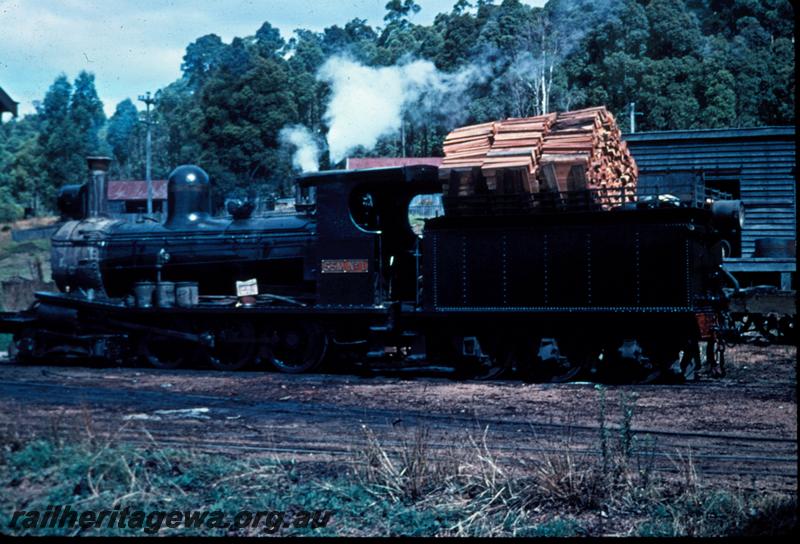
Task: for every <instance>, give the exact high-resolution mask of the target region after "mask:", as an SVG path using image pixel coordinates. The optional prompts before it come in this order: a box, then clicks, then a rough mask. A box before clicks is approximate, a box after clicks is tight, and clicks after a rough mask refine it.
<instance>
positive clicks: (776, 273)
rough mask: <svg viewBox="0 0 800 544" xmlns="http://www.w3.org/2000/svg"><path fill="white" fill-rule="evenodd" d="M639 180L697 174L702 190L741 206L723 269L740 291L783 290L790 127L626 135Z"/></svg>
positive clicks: (791, 183)
mask: <svg viewBox="0 0 800 544" xmlns="http://www.w3.org/2000/svg"><path fill="white" fill-rule="evenodd" d="M624 139H625V140H626V141H627V142H628V147H629V149H630V150H631V153H632V154H633V157H634V159H636V164H637V165H638V167H639V172H640V173H648V174H660V173H668V172H686V171H692V172H698V173H702V175H703V177H704V179H705V183H706V186H708V187H711V188H713V189H718V190H721V191H724V192H727V193H730V194H731V195H733V196H734V197H735V198H739V199H741V200H742V202H743V204H744V207H745V225H744V228H743V230H742V234H741V241H740V248H741V250H740V252H738V254H737V253H734V254H733V255H732V257H731V258H728V259H726V264H725V267H726V268H727V269H728V270H730V271H731V272H734V273H736V275H737V277H741V278H744V281H745V282H746V283H747V284H760V283H768V284H777V282H780V285H781V286H782V287H783V288H787V289H788V288H789V287H790V285H793V284H794V279H793V276H794V274H795V272H796V267H797V264H796V255H795V249H794V248H795V244H796V240H797V226H796V223H797V213H796V203H797V192H796V183H797V182H796V171H795V127H793V126H779V127H759V128H743V129H709V130H676V131H664V132H640V133H636V134H627V135H625V136H624Z"/></svg>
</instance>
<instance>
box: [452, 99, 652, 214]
mask: <svg viewBox="0 0 800 544" xmlns="http://www.w3.org/2000/svg"><path fill="white" fill-rule="evenodd" d="M444 152H445V158H444V160H443V162H442V165H441V167H440V169H439V172H440V176H441V178H442V181H443V182H444V185H445V194H448V195H451V196H471V195H475V194H482V193H484V194H485V193H488V194H520V193H522V194H524V193H533V194H535V193H550V192H561V193H564V192H575V191H586V190H589V191H591V194H592V195H595V196H596V197H597V198H600V199H602V200H603V201H604V203H606V204H619V203H622V202H623V201H628V200H632V199H633V195H634V194H635V192H636V180H637V177H638V171H637V169H636V162H635V161H634V160H633V157H632V156H631V154H630V152H629V151H628V148H627V145H626V144H625V142H624V141H622V137H621V133H620V130H619V127H618V126H617V123H616V120H615V119H614V116H613V115H612V114H611V113H610V112H609V111H608V110H607V109H606V108H605V107H603V106H600V107H594V108H586V109H582V110H576V111H569V112H562V113H558V114H548V115H541V116H537V117H528V118H515V119H506V120H504V121H495V122H492V123H483V124H480V125H472V126H467V127H461V128H458V129H455V130H454V131H452V132H451V133H450V134H448V135H447V138H446V139H445V141H444ZM453 184H455V185H456V187H452V188H451V185H453Z"/></svg>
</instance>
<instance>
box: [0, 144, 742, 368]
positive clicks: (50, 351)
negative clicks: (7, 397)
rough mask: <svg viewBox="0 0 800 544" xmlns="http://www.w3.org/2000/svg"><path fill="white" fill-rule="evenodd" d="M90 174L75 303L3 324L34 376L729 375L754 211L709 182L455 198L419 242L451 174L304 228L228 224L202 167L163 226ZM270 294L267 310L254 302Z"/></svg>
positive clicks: (427, 176) (276, 218) (333, 199)
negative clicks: (726, 329)
mask: <svg viewBox="0 0 800 544" xmlns="http://www.w3.org/2000/svg"><path fill="white" fill-rule="evenodd" d="M89 164H90V170H91V172H92V174H91V177H90V181H89V182H88V183H86V184H84V185H83V186H71V187H66V188H65V189H64V190H63V191H62V195H61V197H60V199H59V205H60V207H61V209H62V214H63V215H64V216H65V217H67V218H69V219H70V220H68V221H66V222H65V223H64V224H63V225H62V226H61V227H60V228H59V230H58V231H57V232H56V234H55V235H54V236H53V239H52V260H53V262H52V268H53V278H54V280H55V282H56V284H57V286H58V288H59V290H60V292H58V293H50V292H47V293H37V295H36V296H37V302H36V303H35V304H34V305H33V306H32V307H31V308H30V309H29V310H27V311H25V312H21V313H18V314H10V313H8V314H3V316H2V319H0V329H2V330H4V331H7V332H13V333H14V342H13V346H12V349H13V352H14V355H15V356H16V358H17V359H18V360H20V361H30V360H52V359H63V358H65V359H87V358H99V359H104V360H110V361H115V362H126V361H128V362H129V361H131V360H139V361H143V362H146V363H148V364H151V365H153V366H156V367H160V368H174V367H177V366H180V365H181V364H184V363H187V362H196V361H198V360H200V361H207V362H209V363H210V364H211V365H213V366H214V367H216V368H219V369H238V368H242V367H245V366H248V365H251V364H254V363H267V364H269V365H270V366H271V367H273V368H274V369H277V370H279V371H282V372H289V373H298V372H307V371H311V370H313V369H315V368H317V367H318V366H319V365H320V364H321V363H322V362H323V360H328V361H329V362H330V363H331V364H334V361H337V360H339V358H342V357H347V356H351V358H352V356H355V359H356V360H358V361H359V362H362V363H363V362H364V361H368V362H369V364H370V366H389V367H398V366H400V367H409V366H415V365H423V364H431V363H434V364H446V365H450V366H452V367H454V368H455V369H456V370H457V371H458V374H459V375H463V376H472V377H493V376H498V375H500V373H502V372H505V371H513V372H516V373H517V374H518V375H519V376H520V377H522V378H523V379H526V380H531V381H565V380H568V379H572V378H575V377H579V376H582V375H584V374H588V376H590V379H596V380H614V381H619V380H622V381H632V382H640V381H650V380H653V379H655V378H656V377H658V376H659V375H661V376H666V377H670V378H676V377H677V378H682V377H686V376H691V374H692V373H693V370H694V368H695V367H696V365H697V364H698V363H699V361H700V346H701V342H706V348H707V355H708V357H709V363H710V364H712V366H713V365H714V364H715V363H718V362H719V355H720V354H719V345H720V344H719V343H717V342H715V340H716V338H717V336H718V335H719V332H720V330H719V325H718V324H719V323H722V319H721V314H722V313H723V312H724V311H725V307H726V296H725V293H724V290H723V288H724V287H725V286H726V285H735V280H734V279H733V278H732V277H731V276H730V275H729V274H727V273H726V272H725V271H724V269H723V268H722V264H721V263H722V253H723V251H724V249H725V247H726V244H727V242H726V241H725V238H726V237H728V233H729V232H730V231H732V230H734V229H736V228H739V227H740V226H741V220H742V211H741V207H740V205H739V203H738V202H736V201H725V200H716V201H713V200H712V199H710V198H709V195H707V194H706V193H705V192H704V191H703V188H702V185H697V184H696V181H697V180H694V179H693V178H682V179H681V180H678V181H682V182H685V181H686V179H690V180H691V182H692V186H691V188H690V190H689V191H688V192H687V193H685V194H682V193H681V192H680V191H681V189H680V187H679V186H678V185H676V183H675V182H676V180H674V179H673V180H670V179H661V178H659V179H656V180H651V183H650V184H649V185H648V183H647V180H642V182H641V183H640V187H639V189H638V193H637V194H636V195H614V194H611V195H609V194H602V195H599V194H590V193H589V192H586V191H584V192H581V193H580V194H567V193H553V194H538V195H530V194H528V195H506V196H501V195H491V196H490V195H476V196H474V197H470V198H469V199H464V198H460V197H457V196H456V195H443V200H444V205H445V214H444V215H443V216H441V217H437V218H434V219H429V220H427V221H426V222H425V227H424V233H423V235H422V236H418V235H417V234H415V233H414V231H413V230H412V228H411V225H410V223H409V216H408V209H409V203H410V202H411V201H412V199H414V197H416V196H417V195H429V194H436V193H441V191H442V184H441V182H440V179H439V175H438V169H437V168H436V167H433V166H407V167H396V168H378V169H369V170H353V171H343V170H336V171H327V172H319V173H315V174H309V175H304V176H301V177H299V178H298V180H297V187H296V189H297V191H296V211H295V212H294V213H291V214H286V213H283V214H278V213H273V214H267V215H266V216H263V217H253V216H252V215H251V211H252V208H249V207H248V206H247V204H246V203H245V204H243V205H242V204H239V205H236V203H234V205H233V206H229V211H230V212H231V217H229V218H215V217H212V214H211V207H210V202H211V200H210V182H209V179H208V176H207V175H206V173H205V172H204V171H203V170H202V169H201V168H199V167H197V166H192V165H184V166H180V167H178V168H176V169H175V170H174V171H173V172H172V174H171V175H170V177H169V182H168V193H169V197H168V214H167V218H166V221H165V222H164V223H163V224H161V223H159V222H155V221H148V220H144V221H140V222H137V223H129V222H125V221H121V220H115V219H112V218H110V217H108V215H107V214H106V213H105V191H106V189H105V185H106V173H107V168H108V159H103V158H90V161H89ZM668 177H669V176H668ZM681 187H682V186H681ZM698 187H699V189H698ZM676 195H677V196H676ZM687 195H688V196H687ZM717 196H718V195H717ZM253 279H254V280H256V281H255V283H256V285H257V293H252V292H248V293H244V294H243V293H242V292H239V293H237V282H243V281H247V280H253ZM251 284H252V282H251ZM175 286H177V291H178V297H177V299H176V298H175V291H176V287H175ZM181 289H183V290H181ZM192 289H194V292H193V291H192ZM187 293H188V295H187ZM193 293H194V294H193ZM153 295H155V296H154V297H153ZM151 297H153V298H154V300H153V298H151Z"/></svg>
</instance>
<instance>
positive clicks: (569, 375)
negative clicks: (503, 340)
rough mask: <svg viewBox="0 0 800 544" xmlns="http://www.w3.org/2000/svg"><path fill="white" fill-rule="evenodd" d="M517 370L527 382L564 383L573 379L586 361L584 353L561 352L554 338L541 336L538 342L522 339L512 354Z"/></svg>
mask: <svg viewBox="0 0 800 544" xmlns="http://www.w3.org/2000/svg"><path fill="white" fill-rule="evenodd" d="M513 357H514V361H515V363H516V368H517V372H518V373H519V375H520V377H521V378H522V379H523V380H524V381H525V382H528V383H565V382H568V381H569V380H571V379H573V378H574V377H575V376H577V375H578V373H579V372H580V371H581V370H582V369H583V367H584V364H585V363H586V359H587V354H586V353H583V352H581V353H577V352H576V353H573V354H572V356H571V357H567V356H565V354H562V352H561V349H560V347H559V344H558V341H557V340H556V339H555V338H541V339H539V340H538V343H536V344H534V343H533V342H528V341H524V342H522V343H521V344H520V345H519V346H518V347H517V349H516V350H515V353H514V355H513Z"/></svg>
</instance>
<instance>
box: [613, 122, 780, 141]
mask: <svg viewBox="0 0 800 544" xmlns="http://www.w3.org/2000/svg"><path fill="white" fill-rule="evenodd" d="M794 134H795V127H794V125H790V126H771V127H751V128H702V129H692V130H660V131H657V132H636V133H634V134H625V135H623V138H624V139H625V140H626V141H628V142H642V141H647V142H655V141H669V140H694V141H697V140H720V139H743V140H749V139H753V138H775V137H779V138H780V137H787V138H793V137H794Z"/></svg>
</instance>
